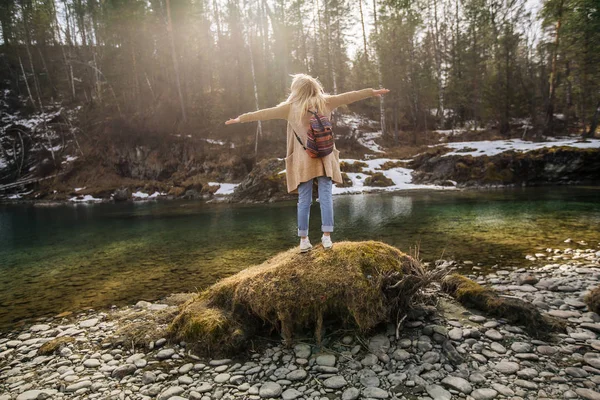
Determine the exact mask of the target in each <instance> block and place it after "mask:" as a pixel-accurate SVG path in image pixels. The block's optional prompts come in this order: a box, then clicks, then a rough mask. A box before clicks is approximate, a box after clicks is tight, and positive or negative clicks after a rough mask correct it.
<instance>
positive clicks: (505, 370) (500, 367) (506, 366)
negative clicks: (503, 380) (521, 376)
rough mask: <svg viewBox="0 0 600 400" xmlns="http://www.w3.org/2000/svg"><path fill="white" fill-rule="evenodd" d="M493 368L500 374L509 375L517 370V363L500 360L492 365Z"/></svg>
mask: <svg viewBox="0 0 600 400" xmlns="http://www.w3.org/2000/svg"><path fill="white" fill-rule="evenodd" d="M494 369H495V370H496V371H498V372H500V373H502V374H505V375H510V374H514V373H515V372H517V371H518V370H519V364H517V363H516V362H512V361H500V362H499V363H497V364H495V365H494Z"/></svg>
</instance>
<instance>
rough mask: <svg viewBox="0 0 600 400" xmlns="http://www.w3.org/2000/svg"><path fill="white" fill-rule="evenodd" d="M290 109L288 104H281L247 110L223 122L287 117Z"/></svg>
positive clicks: (226, 123) (231, 122) (232, 122)
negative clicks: (256, 109) (252, 110)
mask: <svg viewBox="0 0 600 400" xmlns="http://www.w3.org/2000/svg"><path fill="white" fill-rule="evenodd" d="M289 109H290V105H289V104H282V105H279V106H276V107H271V108H265V109H262V110H258V111H254V112H248V113H245V114H242V115H240V116H239V117H237V118H232V119H230V120H228V121H227V122H225V125H231V124H237V123H238V122H252V121H266V120H269V119H287V116H288V112H289Z"/></svg>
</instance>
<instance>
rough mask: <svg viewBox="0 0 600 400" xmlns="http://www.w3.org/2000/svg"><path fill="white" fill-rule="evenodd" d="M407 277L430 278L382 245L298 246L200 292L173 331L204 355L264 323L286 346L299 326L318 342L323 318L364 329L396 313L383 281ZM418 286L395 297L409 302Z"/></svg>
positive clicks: (239, 341) (236, 342)
mask: <svg viewBox="0 0 600 400" xmlns="http://www.w3.org/2000/svg"><path fill="white" fill-rule="evenodd" d="M407 275H414V276H415V277H418V278H420V277H422V276H424V275H425V274H424V272H423V270H422V268H421V266H420V264H419V263H418V262H417V261H416V260H414V259H413V258H411V257H410V256H408V255H406V254H404V253H402V252H400V251H399V250H398V249H396V248H394V247H391V246H389V245H386V244H384V243H380V242H339V243H336V244H335V245H334V247H333V249H330V250H324V249H323V248H322V247H318V248H316V249H314V250H313V251H312V252H310V253H308V254H300V253H299V252H298V249H297V248H293V249H291V250H289V251H286V252H283V253H280V254H278V255H276V256H275V257H273V258H271V259H270V260H268V261H266V262H265V263H263V264H261V265H257V266H254V267H250V268H247V269H245V270H243V271H241V272H239V273H237V274H235V275H233V276H231V277H229V278H225V279H223V280H221V281H219V282H217V283H216V284H214V285H213V286H211V287H210V288H208V289H207V290H205V291H204V292H202V293H200V294H199V295H198V296H196V297H195V298H194V299H192V300H191V301H189V302H188V303H186V304H185V305H184V306H183V307H182V309H181V312H180V314H179V315H178V316H177V317H176V318H175V320H174V321H173V323H172V324H171V326H170V332H171V334H172V335H173V336H174V337H175V338H177V339H184V340H187V341H188V342H191V343H195V344H196V345H198V346H199V351H201V352H202V351H207V349H208V348H211V349H215V348H220V349H221V350H223V351H230V350H234V349H236V348H238V347H240V346H242V345H243V344H244V342H245V341H247V339H248V338H249V337H250V336H251V333H252V332H254V331H256V330H259V329H260V327H261V326H264V325H265V323H266V324H267V325H269V326H271V328H272V329H277V330H279V331H280V332H281V333H282V335H283V337H284V339H285V340H286V342H287V343H291V340H292V336H293V332H294V331H295V330H296V329H297V328H299V327H314V328H315V332H316V336H317V338H319V337H320V334H321V333H320V332H321V326H322V322H323V317H324V316H325V315H328V316H332V317H333V318H335V319H336V320H339V321H340V322H341V324H342V325H347V326H348V327H354V328H357V329H359V330H360V331H365V330H368V329H371V328H373V327H374V326H376V325H377V324H379V323H381V322H384V321H387V320H388V319H389V318H390V315H394V316H396V315H397V313H398V312H399V309H398V305H399V304H400V303H399V302H391V301H390V299H389V298H388V296H386V295H385V293H384V291H385V288H386V287H387V286H386V285H387V284H386V282H387V279H390V278H393V279H396V280H400V279H401V278H402V277H404V276H407ZM419 287H420V286H418V285H414V286H411V287H407V288H406V290H404V291H403V292H400V293H397V296H393V298H394V299H396V298H397V297H399V298H405V299H410V298H411V296H412V295H413V294H414V291H415V290H418V288H419Z"/></svg>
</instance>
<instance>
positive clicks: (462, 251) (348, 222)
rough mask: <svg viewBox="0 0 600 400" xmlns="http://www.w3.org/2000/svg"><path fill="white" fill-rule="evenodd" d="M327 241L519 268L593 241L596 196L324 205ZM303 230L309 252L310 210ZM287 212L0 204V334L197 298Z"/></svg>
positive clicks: (291, 210) (285, 207)
mask: <svg viewBox="0 0 600 400" xmlns="http://www.w3.org/2000/svg"><path fill="white" fill-rule="evenodd" d="M334 207H335V216H336V224H337V225H336V232H335V233H334V239H335V240H337V241H340V240H368V239H374V240H381V241H384V242H386V243H389V244H392V245H394V246H397V247H399V248H400V249H402V250H404V251H407V252H408V251H409V249H410V248H414V247H415V246H419V247H420V255H421V257H422V258H423V259H424V260H426V261H431V260H435V259H437V258H439V257H444V258H454V259H460V260H470V261H473V262H474V263H476V264H477V263H480V264H481V266H482V267H483V268H485V267H490V266H492V265H495V264H498V265H499V266H500V267H503V268H504V267H512V266H527V265H531V263H530V262H529V261H527V260H525V259H524V256H525V255H526V254H528V253H531V252H533V251H534V250H536V249H540V250H543V249H545V248H546V247H567V246H577V245H576V244H571V245H566V244H565V243H563V241H564V240H565V239H566V238H568V237H571V238H573V239H575V240H585V241H586V242H587V243H588V244H589V246H588V247H597V246H598V243H599V242H600V230H599V228H598V227H599V226H600V187H551V188H526V189H506V190H493V191H464V192H459V191H453V192H412V193H408V192H401V193H391V194H363V195H353V196H338V197H335V198H334ZM312 215H313V217H312V218H311V223H310V227H311V228H310V229H311V232H312V241H313V243H315V242H318V240H319V238H320V233H319V226H320V223H319V220H320V218H319V210H318V203H316V202H315V205H314V208H313V210H312ZM295 230H296V210H295V203H293V202H287V203H277V204H271V205H258V206H255V205H253V206H247V205H229V204H206V203H202V202H182V201H170V202H146V203H128V204H96V205H81V204H80V205H60V206H52V207H49V206H31V205H3V206H0V327H1V328H6V327H7V326H9V325H11V324H13V323H15V322H17V321H20V320H23V319H25V318H35V317H40V316H47V315H53V314H56V313H59V312H62V311H74V310H80V309H85V308H89V307H105V306H110V305H113V304H116V305H122V304H128V303H132V302H136V301H138V300H155V299H157V298H160V297H161V296H164V295H167V294H169V293H173V292H181V291H196V290H201V289H202V288H204V287H206V286H207V285H209V284H211V283H213V282H215V281H216V280H217V279H219V278H221V277H223V276H227V275H230V274H232V273H234V272H236V271H239V270H241V269H243V268H245V267H247V266H249V265H253V264H256V263H260V262H262V261H264V260H265V259H266V258H268V257H270V256H272V255H274V254H276V253H278V252H280V251H282V250H286V249H288V248H290V247H292V246H294V245H296V241H297V238H296V236H295V233H296V232H295Z"/></svg>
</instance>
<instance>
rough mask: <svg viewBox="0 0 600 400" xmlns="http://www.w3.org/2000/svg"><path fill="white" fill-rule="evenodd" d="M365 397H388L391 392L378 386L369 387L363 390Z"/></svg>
mask: <svg viewBox="0 0 600 400" xmlns="http://www.w3.org/2000/svg"><path fill="white" fill-rule="evenodd" d="M362 395H363V397H367V398H370V399H387V398H388V397H389V394H388V392H387V391H385V390H383V389H380V388H377V387H367V388H364V389H363V390H362Z"/></svg>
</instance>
